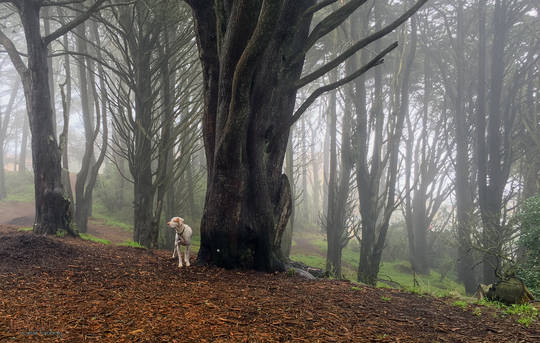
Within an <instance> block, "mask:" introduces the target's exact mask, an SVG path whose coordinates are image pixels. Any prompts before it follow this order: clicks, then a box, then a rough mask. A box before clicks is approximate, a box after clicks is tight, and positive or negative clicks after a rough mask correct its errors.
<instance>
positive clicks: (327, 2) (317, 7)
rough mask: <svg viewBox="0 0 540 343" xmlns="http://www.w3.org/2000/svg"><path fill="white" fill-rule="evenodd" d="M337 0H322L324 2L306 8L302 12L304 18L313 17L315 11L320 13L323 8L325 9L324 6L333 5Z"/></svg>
mask: <svg viewBox="0 0 540 343" xmlns="http://www.w3.org/2000/svg"><path fill="white" fill-rule="evenodd" d="M336 1H337V0H324V1H321V2H319V3H317V4H315V5H313V6H311V7H310V8H308V9H307V10H306V11H305V12H304V17H307V16H310V15H313V14H315V12H317V11H320V10H322V9H323V8H325V7H326V6H328V5H331V4H333V3H334V2H336Z"/></svg>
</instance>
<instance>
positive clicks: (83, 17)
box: [43, 0, 107, 45]
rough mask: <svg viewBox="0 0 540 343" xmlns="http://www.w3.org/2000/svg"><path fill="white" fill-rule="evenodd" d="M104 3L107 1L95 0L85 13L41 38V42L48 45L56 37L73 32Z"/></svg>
mask: <svg viewBox="0 0 540 343" xmlns="http://www.w3.org/2000/svg"><path fill="white" fill-rule="evenodd" d="M105 1H107V0H96V2H95V3H94V4H93V5H92V6H90V7H88V9H87V10H86V11H85V12H83V13H82V14H80V15H79V16H78V17H77V18H75V19H73V20H72V21H70V22H69V23H67V24H66V25H63V26H61V27H60V28H59V29H57V30H56V31H54V32H53V33H51V34H50V35H48V36H45V37H43V42H44V43H45V45H48V44H49V43H50V42H52V41H53V40H55V39H57V38H58V37H61V36H63V35H65V34H66V33H68V32H69V31H71V30H73V29H74V28H75V27H77V26H79V25H80V24H82V23H83V22H84V21H85V20H86V19H88V18H90V16H91V15H92V14H93V13H94V12H96V11H98V10H99V6H100V5H101V4H102V3H104V2H105Z"/></svg>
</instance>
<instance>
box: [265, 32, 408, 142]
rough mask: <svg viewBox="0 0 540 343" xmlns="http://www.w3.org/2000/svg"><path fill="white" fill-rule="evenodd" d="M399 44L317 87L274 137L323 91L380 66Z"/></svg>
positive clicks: (283, 131) (297, 117) (396, 43)
mask: <svg viewBox="0 0 540 343" xmlns="http://www.w3.org/2000/svg"><path fill="white" fill-rule="evenodd" d="M397 46H398V42H394V43H392V44H391V45H390V46H388V47H387V48H386V49H384V50H383V51H382V52H381V53H380V54H378V55H377V56H375V57H374V58H373V59H371V61H369V62H368V63H367V64H366V65H364V66H363V67H362V68H360V69H358V70H357V71H355V72H354V73H352V74H351V75H349V76H347V77H344V78H343V79H341V80H339V81H336V82H334V83H331V84H328V85H326V86H322V87H320V88H317V89H316V90H315V91H313V93H311V95H310V96H309V97H308V98H307V99H306V100H305V101H304V103H303V104H302V105H300V107H299V108H298V109H297V110H296V112H294V114H293V116H292V117H291V118H290V119H289V121H288V122H287V123H286V124H285V125H282V126H281V128H280V129H279V131H278V132H277V133H276V134H275V136H274V137H276V138H277V137H279V136H281V135H282V134H284V133H285V131H286V130H287V129H288V128H289V127H291V126H292V125H293V124H294V123H295V122H296V121H297V120H298V119H300V116H301V115H302V114H303V113H304V112H305V111H306V110H307V109H308V107H309V106H310V105H311V104H312V103H313V102H314V101H315V100H316V99H317V98H318V97H319V96H321V95H322V94H323V93H326V92H328V91H331V90H333V89H336V88H338V87H340V86H342V85H344V84H346V83H348V82H350V81H352V80H354V79H356V78H357V77H359V76H361V75H363V74H365V73H366V72H367V71H368V70H370V69H371V68H373V67H375V66H378V65H379V64H382V63H384V59H383V57H384V56H386V55H387V54H388V53H389V52H390V51H392V50H394V49H395V48H396V47H397Z"/></svg>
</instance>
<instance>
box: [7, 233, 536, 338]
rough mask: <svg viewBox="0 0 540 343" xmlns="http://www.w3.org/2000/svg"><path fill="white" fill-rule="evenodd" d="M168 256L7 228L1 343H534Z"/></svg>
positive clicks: (489, 325) (413, 298)
mask: <svg viewBox="0 0 540 343" xmlns="http://www.w3.org/2000/svg"><path fill="white" fill-rule="evenodd" d="M170 254H171V253H170V252H168V251H147V250H145V249H135V248H129V247H117V246H105V245H100V244H97V243H91V242H88V241H82V240H78V239H72V238H62V239H60V238H56V237H42V236H35V235H34V234H33V233H29V232H19V231H17V230H16V228H14V227H8V226H0V341H3V340H9V341H10V342H11V341H19V342H29V341H36V342H37V341H39V342H42V341H55V342H56V341H57V342H82V341H95V342H134V341H137V342H231V341H232V342H247V341H249V342H286V341H294V342H302V341H305V342H332V341H335V342H396V341H402V342H537V341H538V340H539V339H540V334H539V333H538V332H539V331H540V327H539V325H538V323H534V324H532V325H531V326H530V327H529V328H525V327H524V326H522V325H520V324H517V323H516V322H515V319H514V318H511V317H504V318H501V317H498V318H495V317H494V316H493V315H492V314H488V315H482V316H476V315H474V314H473V313H472V311H471V309H470V308H460V307H456V306H452V305H449V304H448V303H447V302H445V300H444V299H437V298H432V297H429V296H423V297H420V296H417V295H414V294H409V293H404V292H400V291H398V290H391V289H377V288H371V287H356V286H354V285H353V284H351V283H348V282H336V281H330V280H325V281H304V280H302V279H299V278H297V277H295V276H290V275H288V273H283V274H265V273H258V272H251V271H236V270H232V271H231V270H223V269H219V268H213V267H190V268H187V269H182V270H179V269H178V268H177V267H176V262H175V261H173V260H171V258H170V257H171V256H170Z"/></svg>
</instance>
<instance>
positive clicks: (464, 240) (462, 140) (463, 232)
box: [454, 0, 476, 294]
mask: <svg viewBox="0 0 540 343" xmlns="http://www.w3.org/2000/svg"><path fill="white" fill-rule="evenodd" d="M457 11H458V15H457V16H458V18H457V25H458V30H457V40H456V71H457V81H456V82H457V83H456V105H455V111H454V116H455V118H454V126H455V136H456V138H455V139H456V181H455V183H456V217H457V231H458V244H459V246H458V260H457V270H458V277H459V278H460V280H461V281H462V282H463V283H464V284H465V291H466V292H467V293H468V294H471V293H472V292H474V287H476V285H475V283H476V281H475V280H474V274H473V270H472V267H473V260H472V254H471V237H470V235H471V229H472V225H473V222H472V207H473V199H472V192H471V185H470V182H469V177H470V169H469V157H468V146H469V144H468V139H467V137H468V133H467V124H466V118H465V116H466V114H465V97H464V90H465V69H464V67H465V55H464V37H465V32H464V27H463V25H464V23H463V1H462V0H460V1H459V2H458V7H457Z"/></svg>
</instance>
